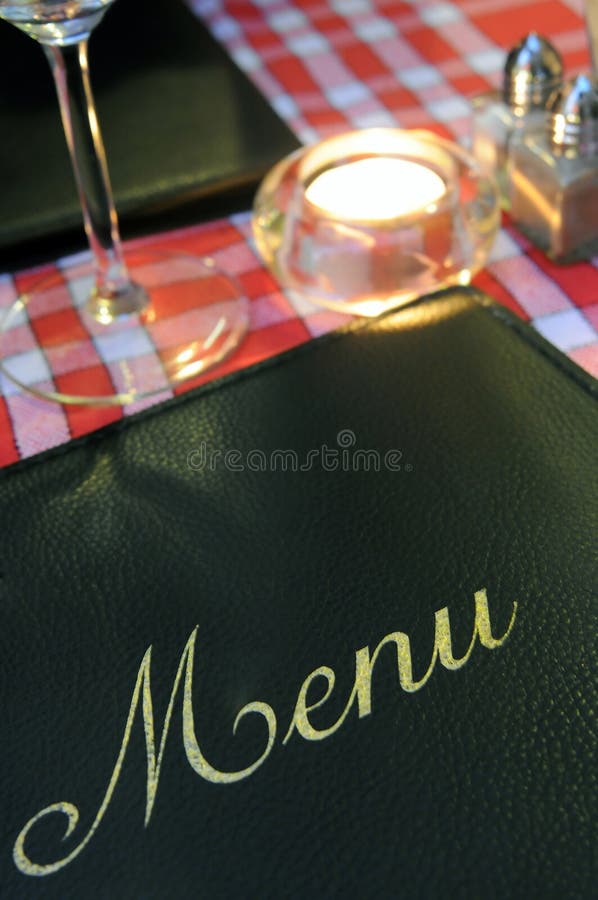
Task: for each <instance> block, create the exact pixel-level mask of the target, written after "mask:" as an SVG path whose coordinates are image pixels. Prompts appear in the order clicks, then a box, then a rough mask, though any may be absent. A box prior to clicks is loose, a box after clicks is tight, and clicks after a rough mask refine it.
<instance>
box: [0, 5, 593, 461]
mask: <svg viewBox="0 0 598 900" xmlns="http://www.w3.org/2000/svg"><path fill="white" fill-rule="evenodd" d="M189 2H190V4H191V6H192V7H193V9H194V10H195V12H196V13H197V14H198V15H199V16H201V17H202V19H203V20H204V21H205V22H206V23H207V24H208V26H209V27H210V29H211V30H212V32H213V34H214V35H215V36H216V37H217V38H218V39H219V40H220V41H221V42H222V43H223V44H224V45H225V46H226V48H227V49H228V51H229V52H230V54H231V55H232V57H233V58H234V59H235V61H236V62H237V64H238V65H239V66H240V67H241V68H243V69H244V70H245V71H246V73H247V74H248V75H249V77H250V78H252V79H253V81H254V82H255V83H256V85H257V86H258V87H259V88H260V90H261V91H262V92H263V93H264V94H265V96H266V97H267V98H268V99H269V101H270V102H271V104H272V106H273V107H274V108H275V109H276V111H277V112H278V113H279V115H280V116H281V117H282V118H284V119H285V120H286V121H287V122H288V123H289V125H290V126H291V127H292V128H293V129H294V130H295V132H296V133H297V135H298V137H299V138H300V139H301V140H302V141H303V142H304V143H311V142H313V141H315V140H317V139H319V138H322V137H325V136H328V135H330V134H334V133H339V132H341V131H345V130H347V129H349V128H362V127H368V126H379V125H399V126H401V127H405V128H414V127H417V128H421V127H424V128H429V129H432V130H434V131H436V132H437V133H439V134H441V135H443V136H446V137H449V138H451V139H453V140H458V141H463V142H466V141H467V139H468V135H469V130H470V105H469V98H470V97H471V96H472V95H473V94H475V93H479V92H482V91H485V90H488V89H489V88H491V87H494V86H496V85H497V84H498V83H499V81H500V77H501V69H502V66H503V63H504V57H505V51H506V50H507V49H508V48H509V47H510V46H511V45H512V44H514V43H515V42H516V41H517V40H519V38H520V37H521V36H522V35H523V34H525V33H526V32H527V31H531V30H537V31H540V32H541V33H542V34H544V35H545V36H546V37H548V38H549V39H550V40H551V41H552V42H553V43H554V44H555V45H556V46H557V48H558V49H559V50H560V52H561V54H562V56H563V59H564V62H565V67H566V71H567V73H568V74H571V75H573V74H575V73H576V72H578V71H580V70H583V69H587V68H588V67H589V49H588V44H587V37H586V32H585V26H584V20H583V11H584V3H583V0H453V2H434V0H410V2H409V0H331V2H327V3H326V2H318V0H298V2H295V3H288V2H282V0H253V2H246V0H231V2H225V0H189ZM597 215H598V211H597ZM152 241H153V242H154V243H155V244H157V245H158V246H161V247H166V248H168V247H171V248H176V249H181V250H186V251H189V252H192V253H199V254H201V253H210V254H211V255H213V256H214V257H215V258H216V261H217V262H218V263H219V264H220V265H221V266H222V267H223V268H225V269H226V270H228V271H231V272H232V273H234V274H235V275H236V276H237V277H238V279H239V281H240V282H241V284H242V286H243V288H244V290H245V292H246V294H247V296H248V297H249V298H250V300H251V309H252V313H251V330H250V333H249V335H248V337H247V338H246V340H245V342H244V344H243V345H242V347H241V348H240V349H239V351H238V352H237V353H236V354H234V355H233V356H232V357H231V358H230V359H229V360H227V361H226V362H225V363H223V364H222V365H220V366H218V367H217V368H215V369H213V370H211V372H209V373H208V374H207V375H206V376H203V378H202V379H197V380H196V381H195V382H193V383H192V384H193V385H195V384H197V383H198V382H200V381H201V380H207V379H210V378H214V377H217V376H218V375H221V374H224V373H225V372H228V371H232V370H234V369H238V368H242V367H244V366H246V365H249V364H250V363H252V362H255V361H257V360H259V359H262V358H264V357H267V356H269V355H272V354H274V353H278V352H280V351H283V350H285V349H288V348H289V347H291V346H294V345H296V344H298V343H300V342H302V341H306V340H308V339H310V338H311V337H313V336H316V335H318V334H321V333H324V332H326V331H328V330H330V329H332V328H335V327H337V326H338V325H339V324H341V323H343V322H344V321H346V317H343V316H341V315H339V314H337V313H332V312H329V311H326V310H322V309H315V308H314V307H312V306H310V305H309V304H308V303H306V302H305V301H303V300H301V299H297V298H296V297H291V296H288V295H285V293H284V292H283V291H282V290H281V288H280V286H279V285H278V284H277V283H276V282H275V280H274V279H273V278H272V276H271V275H270V274H269V273H268V272H267V270H266V269H265V268H264V267H263V265H262V264H261V262H260V260H259V258H258V256H257V255H256V252H255V250H254V248H253V244H252V241H251V228H250V218H249V213H245V214H241V215H237V216H232V217H230V218H229V219H227V220H224V221H218V222H213V223H209V224H207V225H202V226H197V227H190V228H186V229H184V230H181V231H177V232H171V233H169V234H164V235H156V236H155V237H154V238H152V239H151V240H150V242H152ZM147 243H148V240H147V239H144V240H143V241H137V242H132V245H137V246H143V245H145V244H147ZM86 267H88V259H87V257H86V256H84V255H83V256H81V257H78V258H76V259H73V258H71V259H63V260H59V261H58V262H57V263H56V264H55V265H54V266H51V267H46V269H47V270H48V271H49V272H51V273H52V274H54V275H55V276H56V278H57V279H58V281H59V282H62V283H65V284H66V286H67V287H68V290H69V291H70V292H71V293H72V295H73V297H75V298H76V297H78V296H80V294H81V290H82V286H83V285H85V284H86V283H87V282H88V279H89V273H88V268H86ZM36 274H39V273H31V272H27V273H19V274H18V275H16V276H15V277H10V276H8V275H5V276H0V310H1V309H5V308H7V307H8V305H10V303H11V302H12V300H13V299H14V297H15V295H16V292H17V291H18V290H20V289H22V288H23V286H24V285H26V284H27V282H28V281H30V279H31V278H32V277H34V276H35V275H36ZM475 283H476V285H478V286H479V287H480V288H482V289H484V290H486V291H487V292H488V293H489V294H490V295H492V296H493V297H494V298H495V299H496V300H498V301H499V302H501V303H504V304H505V305H506V306H508V307H509V308H511V309H512V310H514V311H516V312H517V313H518V314H519V315H520V316H522V317H523V318H525V319H528V320H530V321H531V322H532V324H533V325H534V326H535V327H536V328H537V329H538V331H539V332H541V333H542V334H543V335H544V336H545V337H546V338H547V339H548V340H549V341H551V342H552V343H554V344H555V345H556V346H557V347H559V348H560V349H561V350H563V351H564V352H565V353H567V354H568V355H569V356H570V357H571V358H572V359H574V360H575V361H576V362H577V363H578V364H580V365H581V366H582V367H584V368H585V369H587V370H588V371H590V372H591V373H593V374H594V375H598V259H595V260H593V261H591V262H583V263H577V264H574V265H570V266H564V267H563V266H561V267H559V266H556V265H554V264H552V263H551V262H550V261H548V260H547V259H546V257H545V256H544V255H543V254H542V253H541V252H540V251H538V250H537V249H536V248H534V247H533V246H531V245H530V244H529V242H528V241H527V240H525V239H524V238H523V237H522V236H521V235H520V234H519V233H518V232H517V231H516V230H515V229H514V228H513V226H512V225H511V223H510V222H509V219H508V217H506V216H505V217H504V219H503V227H502V229H501V231H500V233H499V236H498V238H497V241H496V243H495V245H494V249H493V252H492V255H491V259H490V261H489V264H488V266H487V267H486V269H485V270H484V271H483V272H481V273H480V274H479V275H478V276H477V277H476V279H475ZM20 327H21V333H20V334H19V337H18V340H19V341H20V342H21V343H20V344H19V345H18V352H20V353H22V354H23V364H24V365H26V364H27V354H31V353H32V352H33V351H34V350H35V346H36V345H37V343H38V342H39V340H40V339H41V334H42V333H41V332H40V325H39V323H37V324H36V325H35V324H34V325H32V323H27V322H24V323H21V326H20ZM49 374H51V373H49ZM75 375H76V372H74V374H73V377H75ZM190 386H191V383H189V384H188V385H187V386H186V387H187V388H188V387H190ZM0 387H1V389H2V394H1V395H0V465H8V464H10V463H12V462H14V461H16V460H18V459H21V458H25V457H27V456H31V455H32V454H35V453H37V452H40V451H41V450H44V449H46V448H49V447H52V446H55V445H56V444H60V443H63V442H65V441H68V440H69V439H70V438H72V437H76V436H79V435H81V434H84V433H86V432H88V431H91V430H93V429H95V428H98V427H100V426H102V425H104V424H106V423H107V422H109V421H113V420H115V419H117V418H120V417H122V416H123V415H128V414H129V413H131V412H133V411H135V410H137V409H139V407H140V406H141V405H148V404H149V403H151V402H156V400H150V401H143V404H141V403H137V404H132V405H131V407H127V408H125V409H123V410H121V409H107V408H104V409H97V408H94V409H85V408H74V407H62V406H59V405H56V404H51V403H47V402H44V401H41V400H37V399H35V398H34V397H32V396H28V395H25V394H22V393H21V392H19V391H18V390H17V389H16V388H14V387H12V386H11V385H10V384H9V383H8V382H7V380H6V379H0ZM158 399H160V398H158Z"/></svg>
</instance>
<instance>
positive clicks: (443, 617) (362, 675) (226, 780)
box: [13, 589, 517, 876]
mask: <svg viewBox="0 0 598 900" xmlns="http://www.w3.org/2000/svg"><path fill="white" fill-rule="evenodd" d="M474 603H475V619H474V625H473V633H472V637H471V641H470V644H469V647H468V649H467V651H466V652H465V654H464V656H461V657H460V658H458V659H456V658H455V657H454V656H453V648H452V640H451V627H450V620H449V614H448V608H447V607H443V608H442V609H439V610H437V612H436V613H435V614H434V620H435V622H434V648H433V651H432V656H431V659H430V664H429V666H428V668H427V670H426V672H425V674H424V675H423V676H422V677H421V678H419V679H414V677H413V668H412V658H411V644H410V640H409V636H408V635H407V634H405V633H404V632H402V631H395V632H392V633H391V634H387V635H386V636H385V637H383V638H382V640H381V641H380V643H379V644H378V645H377V647H376V648H375V650H374V651H373V653H371V652H370V650H369V647H362V648H361V649H360V650H357V652H356V653H355V680H354V683H353V687H352V690H351V693H350V694H349V697H348V700H347V702H346V705H345V708H344V710H343V712H342V713H341V715H340V716H339V718H338V719H337V721H336V722H335V723H334V724H333V725H331V726H330V727H328V728H323V729H322V728H316V727H315V726H314V725H313V724H312V722H311V721H310V713H311V712H312V710H314V709H316V708H318V707H321V706H322V705H323V704H324V703H326V701H327V700H328V698H329V697H330V695H331V693H332V691H333V690H334V684H335V674H334V670H333V669H331V668H330V667H329V666H320V667H319V668H317V669H314V671H313V672H311V673H310V674H309V675H308V676H307V678H306V679H305V680H304V682H303V684H302V685H301V687H300V689H299V692H298V695H297V701H296V704H295V709H294V711H293V716H292V718H291V722H290V724H289V727H288V729H287V731H286V734H285V737H284V738H283V740H282V743H283V745H285V744H287V742H288V741H289V740H290V739H291V737H292V736H293V734H295V732H296V733H297V734H299V735H300V736H301V737H302V738H304V739H305V740H308V741H321V740H323V739H324V738H327V737H330V735H332V734H334V733H335V732H336V731H338V729H339V728H340V727H341V726H342V725H343V723H344V722H345V719H346V718H347V716H348V715H349V712H350V711H351V710H352V709H353V707H356V708H357V714H358V717H359V718H360V719H361V718H363V717H364V716H368V715H369V714H370V712H371V710H372V697H371V682H372V673H373V670H374V666H375V664H376V660H377V659H378V656H379V654H380V651H381V649H382V648H383V647H384V646H385V645H387V644H394V645H395V647H396V654H397V668H398V677H399V684H400V686H401V688H402V689H403V690H404V691H407V692H408V693H413V692H415V691H419V690H420V689H421V688H422V687H424V685H425V684H426V683H427V682H428V680H429V679H430V678H431V676H432V673H433V671H434V669H435V667H436V664H437V663H439V664H440V665H441V666H443V667H444V668H445V669H448V670H449V671H456V670H457V669H460V668H461V667H462V666H464V665H465V663H466V662H467V661H468V659H469V657H470V656H471V653H472V651H473V649H474V646H475V644H476V638H478V639H479V643H480V644H481V646H482V647H485V648H486V649H487V650H495V649H496V648H498V647H500V646H501V645H502V644H504V642H505V641H506V639H507V637H508V636H509V634H510V632H511V629H512V627H513V624H514V622H515V616H516V613H517V603H516V602H513V609H512V614H511V619H510V621H509V625H508V627H507V630H506V631H505V633H504V634H503V635H502V637H500V638H495V637H494V636H493V634H492V628H491V624H490V613H489V610H488V598H487V595H486V590H485V589H481V590H479V591H476V593H475V595H474ZM197 631H198V629H197V627H195V628H194V629H193V631H192V632H191V635H190V636H189V639H188V641H187V643H186V645H185V648H184V650H183V652H182V654H181V658H180V660H179V665H178V669H177V673H176V676H175V679H174V684H173V688H172V692H171V694H170V700H169V703H168V707H167V710H166V715H165V718H164V725H163V727H162V735H161V738H160V745H159V747H158V754H157V756H156V740H155V730H154V712H153V702H152V691H151V681H150V669H151V651H152V648H151V646H150V647H148V649H147V651H146V652H145V655H144V657H143V659H142V661H141V665H140V666H139V670H138V672H137V678H136V681H135V687H134V689H133V696H132V698H131V705H130V707H129V712H128V716H127V721H126V724H125V729H124V734H123V739H122V743H121V746H120V749H119V752H118V756H117V759H116V763H115V765H114V769H113V771H112V775H111V777H110V781H109V783H108V787H107V788H106V792H105V794H104V798H103V800H102V802H101V804H100V807H99V809H98V811H97V814H96V816H95V819H94V821H93V823H92V825H91V827H90V829H89V831H88V832H87V833H86V834H85V835H84V837H83V838H82V839H81V840H80V841H79V842H78V844H77V845H76V846H75V847H74V848H73V849H72V850H71V851H70V853H68V854H67V855H66V856H63V857H62V858H60V859H58V860H56V861H55V862H50V863H36V862H34V861H33V860H31V859H30V858H29V856H28V855H27V852H26V850H25V844H26V841H27V837H28V835H29V832H30V831H31V829H32V828H34V827H35V826H36V825H37V824H38V823H39V822H40V821H41V820H42V819H45V818H46V816H49V815H52V814H54V813H61V814H62V815H64V816H66V818H67V824H66V830H65V834H64V838H63V840H66V839H67V838H68V837H70V836H71V835H72V833H73V832H74V830H75V828H76V827H77V823H78V821H79V810H78V809H77V807H76V806H75V805H74V804H72V803H69V802H67V801H61V802H59V803H53V804H52V805H51V806H46V807H45V808H44V809H41V810H40V811H39V812H38V813H36V815H34V816H33V817H32V818H31V819H29V821H28V822H27V823H26V824H25V826H24V827H23V828H22V830H21V832H20V833H19V835H18V837H17V840H16V842H15V845H14V849H13V858H14V862H15V864H16V866H17V868H18V869H19V870H20V871H21V872H23V873H24V874H25V875H34V876H41V875H50V874H52V873H53V872H57V871H58V870H59V869H62V868H63V867H64V866H67V865H68V864H69V863H70V862H72V860H73V859H75V857H76V856H78V855H79V854H80V853H81V851H82V850H83V849H84V848H85V847H86V846H87V844H89V842H90V841H91V839H92V838H93V836H94V834H95V832H96V831H97V829H98V827H99V825H100V823H101V821H102V819H103V817H104V815H105V813H106V810H107V809H108V806H109V805H110V802H111V800H112V796H113V794H114V790H115V788H116V785H117V783H118V780H119V778H120V775H121V770H122V766H123V762H124V759H125V755H126V753H127V747H128V745H129V741H130V737H131V730H132V728H133V723H134V720H135V716H136V713H137V709H138V707H139V705H140V704H141V715H142V719H143V728H144V731H145V746H146V753H147V777H146V800H145V825H146V826H147V825H148V824H149V822H150V819H151V815H152V810H153V807H154V802H155V799H156V792H157V790H158V782H159V780H160V769H161V766H162V760H163V758H164V750H165V748H166V740H167V737H168V732H169V729H170V722H171V718H172V711H173V707H174V703H175V699H176V696H177V694H178V692H179V687H180V685H181V682H182V683H183V745H184V749H185V753H186V756H187V761H188V763H189V765H190V766H191V768H192V769H193V770H194V771H195V772H196V773H197V774H198V775H199V776H201V778H204V779H205V780H206V781H210V782H213V783H216V784H223V785H224V784H233V783H234V782H237V781H242V780H243V779H244V778H249V776H250V775H253V773H254V772H255V771H256V770H257V769H259V767H260V766H261V765H262V764H263V763H264V762H265V761H266V759H267V758H268V756H269V755H270V752H271V750H272V747H273V746H274V742H275V739H276V731H277V719H276V715H275V713H274V710H273V709H272V707H271V706H270V705H269V704H268V703H264V702H262V701H260V700H255V701H253V702H251V703H247V704H246V705H245V706H243V707H242V708H241V709H240V710H239V712H238V713H237V716H236V718H235V721H234V723H233V735H234V734H236V731H237V727H238V725H239V722H240V721H241V719H243V718H244V717H245V716H247V715H249V714H251V713H253V714H255V715H258V716H261V717H262V718H263V720H264V724H265V726H266V738H265V746H264V749H263V752H262V753H261V755H260V756H259V757H258V758H257V759H255V760H254V761H253V762H252V763H250V764H249V765H248V766H247V767H246V768H244V769H240V770H238V771H235V772H222V771H220V770H219V769H216V768H214V766H213V765H211V764H210V763H209V762H208V760H207V759H206V758H205V756H204V755H203V753H202V750H201V747H200V746H199V743H198V740H197V737H196V734H195V720H194V715H193V701H192V698H193V662H194V656H195V644H196V639H197ZM316 679H324V680H325V682H326V688H325V692H324V694H323V696H321V697H320V698H319V699H318V700H317V701H315V702H313V703H309V702H308V699H307V695H308V691H309V688H310V685H311V684H312V682H313V681H315V680H316Z"/></svg>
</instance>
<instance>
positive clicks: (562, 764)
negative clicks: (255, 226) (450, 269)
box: [0, 290, 598, 900]
mask: <svg viewBox="0 0 598 900" xmlns="http://www.w3.org/2000/svg"><path fill="white" fill-rule="evenodd" d="M597 445H598V416H597V408H596V385H595V383H594V382H593V381H591V379H590V378H589V377H587V376H585V375H584V374H583V373H582V372H581V371H580V370H579V369H577V368H576V367H575V366H574V365H573V364H571V363H570V362H568V361H567V360H566V359H565V358H564V357H562V356H561V355H560V354H558V353H557V352H556V351H554V350H553V349H551V348H549V347H548V346H547V345H546V344H545V343H544V342H543V341H542V339H541V338H539V337H537V336H536V335H535V334H534V333H533V332H532V330H531V329H530V328H528V326H527V325H525V324H523V323H522V322H520V321H519V320H516V319H515V318H513V317H512V316H511V315H510V314H509V313H507V312H506V311H505V310H504V309H502V308H499V307H498V306H496V305H494V304H493V303H491V302H490V301H489V300H487V299H486V298H484V297H482V296H481V295H479V294H477V293H476V292H475V291H472V290H469V291H468V290H452V291H448V292H445V293H441V294H438V295H435V296H431V297H428V298H426V299H423V300H421V301H420V302H418V303H416V304H414V305H412V306H410V307H407V308H404V309H403V310H401V311H399V312H396V313H395V314H392V315H389V316H386V317H384V318H382V319H380V320H377V321H373V322H371V323H370V324H367V325H365V326H363V325H360V326H359V327H356V328H354V329H350V330H348V331H346V332H344V333H337V334H333V335H330V336H327V337H325V338H322V339H320V340H317V341H315V342H313V343H310V344H308V345H305V346H303V347H300V348H299V349H297V350H295V351H292V352H289V353H287V354H284V355H282V356H280V357H278V358H276V359H274V360H271V361H268V362H266V363H264V364H262V365H258V366H257V367H254V368H253V369H250V370H248V371H244V372H242V373H240V374H237V375H234V376H231V377H228V378H225V379H223V380H221V381H219V382H217V383H213V384H210V385H208V386H206V387H204V388H201V389H199V390H197V391H194V392H192V393H190V394H188V395H184V396H182V397H180V398H179V399H178V400H176V401H174V402H172V403H168V404H165V405H164V406H162V407H160V408H158V409H157V410H156V409H154V410H151V411H149V412H147V413H145V414H142V415H140V416H139V417H138V418H136V419H134V420H130V421H126V422H124V423H120V424H119V425H117V426H113V427H111V428H108V429H107V430H105V431H104V432H102V433H100V434H94V435H92V436H90V437H88V438H85V439H83V440H80V441H78V442H76V443H73V444H71V445H69V446H67V447H63V448H59V449H58V450H56V451H52V452H49V453H46V454H45V455H44V456H42V457H39V458H35V459H33V460H31V461H28V462H25V463H22V464H19V465H17V466H15V467H13V468H12V469H8V470H5V471H4V472H3V473H2V474H1V476H0V516H1V521H2V524H3V536H2V543H1V545H0V554H1V565H0V571H1V578H0V596H1V600H2V606H1V608H2V628H1V629H0V692H1V694H0V696H1V701H2V706H1V708H2V734H3V737H2V749H1V754H2V765H1V768H0V772H1V781H0V790H1V798H0V801H1V802H0V809H1V810H2V813H1V815H2V829H1V835H2V842H1V848H0V893H1V894H2V896H3V897H9V898H13V897H19V898H21V897H26V898H37V897H44V898H46V897H49V898H61V900H64V898H71V897H72V898H80V897H85V898H108V897H118V898H133V897H135V898H137V897H139V898H170V897H177V898H196V897H210V898H249V897H251V898H281V897H285V898H287V897H289V898H305V897H318V898H340V897H343V898H344V897H364V898H366V897H367V898H370V897H383V898H397V897H400V898H422V897H425V898H428V897H440V896H442V897H450V898H473V897H476V898H477V897H479V898H482V897H483V898H506V897H509V898H512V897H517V898H519V897H521V898H529V897H534V898H536V897H537V898H549V897H554V898H557V897H558V898H563V897H575V898H589V897H591V896H593V891H594V888H595V885H596V875H597V874H598V873H597V872H596V857H595V845H594V843H593V837H594V836H595V835H594V831H593V829H594V826H595V821H596V767H595V710H596V649H595V648H596V640H595V638H596V633H595V609H596V584H597V577H596V576H597V560H596V548H595V539H596V526H597V513H598V502H597V501H598V491H597V485H596V468H595V462H596V458H595V457H596V446H597Z"/></svg>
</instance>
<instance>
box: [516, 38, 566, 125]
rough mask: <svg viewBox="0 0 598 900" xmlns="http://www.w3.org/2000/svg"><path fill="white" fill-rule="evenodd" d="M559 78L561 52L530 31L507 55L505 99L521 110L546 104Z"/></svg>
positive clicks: (557, 84)
mask: <svg viewBox="0 0 598 900" xmlns="http://www.w3.org/2000/svg"><path fill="white" fill-rule="evenodd" d="M562 78H563V61H562V59H561V55H560V53H559V52H558V50H556V49H555V47H553V46H552V44H551V43H550V41H548V40H547V39H546V38H544V37H542V35H540V34H537V33H536V32H535V31H531V32H530V33H529V34H528V35H526V36H525V37H524V38H523V39H522V40H521V41H519V43H518V44H516V45H515V46H514V47H513V49H512V50H511V51H510V52H509V54H508V56H507V59H506V62H505V69H504V80H503V96H504V100H505V103H507V104H508V105H509V106H510V107H512V108H513V109H517V110H521V111H527V110H529V109H539V108H542V107H545V106H546V103H547V101H548V98H549V97H550V95H551V94H552V92H553V91H554V90H555V88H557V87H558V86H559V85H560V83H561V81H562Z"/></svg>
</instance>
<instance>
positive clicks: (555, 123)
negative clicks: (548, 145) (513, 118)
mask: <svg viewBox="0 0 598 900" xmlns="http://www.w3.org/2000/svg"><path fill="white" fill-rule="evenodd" d="M548 112H549V117H548V129H549V137H550V140H551V142H552V146H553V148H554V150H555V151H556V152H557V153H558V152H561V153H567V152H568V153H570V154H571V155H578V156H597V157H598V82H597V81H596V79H593V78H591V77H590V76H589V75H577V76H576V77H575V78H572V79H570V80H569V81H566V82H565V83H564V84H563V85H562V86H561V87H560V88H559V89H558V90H556V91H555V92H554V93H553V94H552V95H551V97H550V99H549V101H548Z"/></svg>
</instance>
